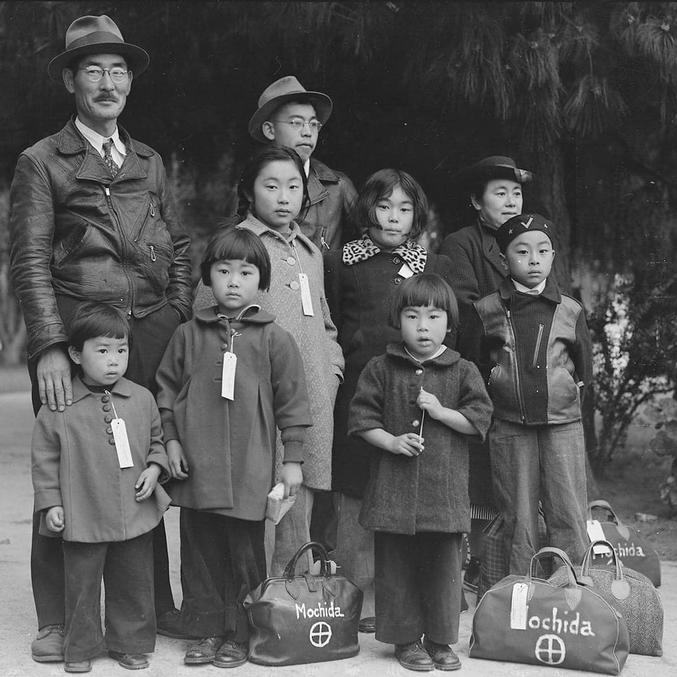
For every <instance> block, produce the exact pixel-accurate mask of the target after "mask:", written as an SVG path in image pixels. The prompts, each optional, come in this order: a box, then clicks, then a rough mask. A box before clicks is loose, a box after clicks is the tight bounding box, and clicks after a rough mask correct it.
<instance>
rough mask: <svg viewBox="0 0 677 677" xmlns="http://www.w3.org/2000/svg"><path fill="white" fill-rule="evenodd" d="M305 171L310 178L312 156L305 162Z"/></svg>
mask: <svg viewBox="0 0 677 677" xmlns="http://www.w3.org/2000/svg"><path fill="white" fill-rule="evenodd" d="M303 171H304V172H305V173H306V178H308V177H309V176H310V158H308V159H307V160H306V161H305V162H304V163H303Z"/></svg>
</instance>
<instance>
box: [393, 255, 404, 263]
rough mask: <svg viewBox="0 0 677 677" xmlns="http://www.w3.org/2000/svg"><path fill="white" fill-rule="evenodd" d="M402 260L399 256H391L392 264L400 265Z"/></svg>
mask: <svg viewBox="0 0 677 677" xmlns="http://www.w3.org/2000/svg"><path fill="white" fill-rule="evenodd" d="M401 261H402V259H401V258H400V257H399V256H393V263H401Z"/></svg>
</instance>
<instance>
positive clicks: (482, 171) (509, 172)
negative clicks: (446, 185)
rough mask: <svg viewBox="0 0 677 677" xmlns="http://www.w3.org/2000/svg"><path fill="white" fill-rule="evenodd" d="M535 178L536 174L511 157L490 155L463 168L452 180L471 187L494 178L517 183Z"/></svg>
mask: <svg viewBox="0 0 677 677" xmlns="http://www.w3.org/2000/svg"><path fill="white" fill-rule="evenodd" d="M533 178H534V175H533V174H532V173H531V172H530V171H528V170H527V169H520V168H519V167H518V166H517V164H516V163H515V161H514V160H513V159H512V158H511V157H507V156H505V155H490V156H489V157H485V158H482V159H481V160H480V161H479V162H476V163H475V164H473V165H470V166H469V167H465V168H463V169H461V171H459V172H458V173H457V174H456V175H455V176H454V177H453V179H452V180H453V181H457V182H460V183H463V184H464V185H466V186H467V187H471V186H472V185H473V184H477V183H479V182H481V181H491V180H493V179H509V180H510V181H516V182H517V183H527V182H529V181H531V180H532V179H533Z"/></svg>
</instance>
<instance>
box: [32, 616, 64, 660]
mask: <svg viewBox="0 0 677 677" xmlns="http://www.w3.org/2000/svg"><path fill="white" fill-rule="evenodd" d="M63 632H64V630H63V625H61V624H60V623H57V624H54V625H45V627H44V628H40V630H38V634H37V636H36V638H35V639H34V640H33V642H32V643H31V657H32V658H33V660H34V661H37V662H38V663H56V662H58V661H62V660H63Z"/></svg>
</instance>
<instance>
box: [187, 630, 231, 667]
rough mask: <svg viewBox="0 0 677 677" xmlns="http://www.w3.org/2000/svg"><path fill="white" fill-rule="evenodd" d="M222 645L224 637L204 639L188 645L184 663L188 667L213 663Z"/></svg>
mask: <svg viewBox="0 0 677 677" xmlns="http://www.w3.org/2000/svg"><path fill="white" fill-rule="evenodd" d="M222 644H223V637H203V638H202V639H201V640H199V641H198V642H193V644H189V645H188V648H187V649H186V654H185V656H184V657H183V662H184V663H185V664H186V665H202V664H203V663H211V662H212V661H213V660H214V659H215V658H216V652H217V651H218V649H219V647H220V646H221V645H222Z"/></svg>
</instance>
